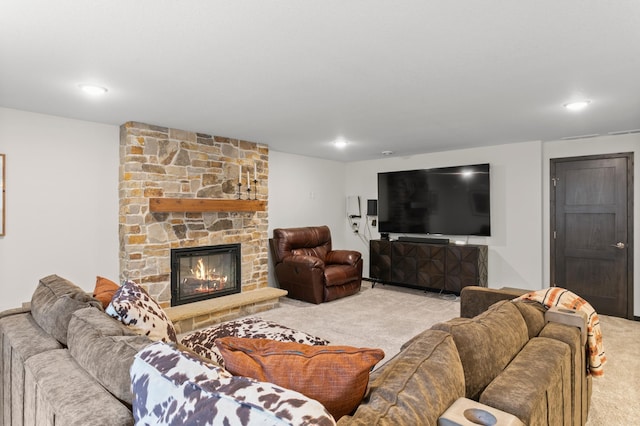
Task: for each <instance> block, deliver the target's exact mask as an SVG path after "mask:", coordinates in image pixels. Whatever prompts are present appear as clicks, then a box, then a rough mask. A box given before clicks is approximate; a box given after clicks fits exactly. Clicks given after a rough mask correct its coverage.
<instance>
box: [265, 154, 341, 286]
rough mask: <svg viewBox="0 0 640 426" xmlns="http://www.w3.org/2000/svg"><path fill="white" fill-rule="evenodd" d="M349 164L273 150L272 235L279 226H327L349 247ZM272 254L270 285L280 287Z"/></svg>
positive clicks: (338, 241)
mask: <svg viewBox="0 0 640 426" xmlns="http://www.w3.org/2000/svg"><path fill="white" fill-rule="evenodd" d="M345 170H346V166H345V163H340V162H337V161H330V160H322V159H318V158H311V157H304V156H300V155H295V154H286V153H283V152H278V151H269V203H268V209H269V238H271V237H272V236H273V230H274V229H275V228H292V227H300V226H317V225H327V226H328V227H329V228H330V229H331V240H332V243H333V247H335V248H344V247H345V239H344V236H345V233H344V227H345V223H346V222H345V214H344V212H345V209H346V205H345V196H344V181H345ZM271 265H272V263H271V253H269V285H270V286H272V287H275V286H276V284H275V283H276V281H275V278H274V276H273V268H272V267H271Z"/></svg>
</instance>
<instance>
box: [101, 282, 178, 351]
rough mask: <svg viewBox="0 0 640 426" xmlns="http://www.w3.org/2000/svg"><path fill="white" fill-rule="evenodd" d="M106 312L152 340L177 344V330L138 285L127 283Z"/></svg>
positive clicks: (158, 306) (119, 290)
mask: <svg viewBox="0 0 640 426" xmlns="http://www.w3.org/2000/svg"><path fill="white" fill-rule="evenodd" d="M105 312H106V313H107V314H109V315H111V316H112V317H113V318H116V319H118V320H120V321H121V322H122V323H123V324H124V325H126V326H128V327H129V328H131V329H133V330H134V331H135V332H136V333H138V334H141V335H143V336H147V337H149V338H150V339H151V340H156V341H158V340H160V341H163V342H176V341H177V339H176V330H175V328H174V326H173V323H172V322H171V320H170V319H169V318H168V317H167V314H166V313H165V312H164V310H163V309H162V307H161V306H160V305H158V303H157V302H156V301H155V300H153V299H152V298H151V296H149V294H148V293H147V292H146V291H145V289H144V288H142V287H140V286H139V285H138V284H136V283H134V282H131V281H126V282H125V283H124V284H122V286H121V287H120V288H119V289H118V291H116V293H115V294H114V295H113V298H112V299H111V303H109V306H107V309H105Z"/></svg>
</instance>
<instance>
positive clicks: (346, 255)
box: [325, 250, 362, 266]
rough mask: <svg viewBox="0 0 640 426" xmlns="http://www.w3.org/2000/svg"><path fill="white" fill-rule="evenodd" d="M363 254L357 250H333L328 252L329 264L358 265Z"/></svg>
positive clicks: (327, 260)
mask: <svg viewBox="0 0 640 426" xmlns="http://www.w3.org/2000/svg"><path fill="white" fill-rule="evenodd" d="M361 257H362V255H361V254H360V252H357V251H355V250H333V251H330V252H329V253H327V257H326V259H325V261H326V262H327V265H351V266H356V264H357V263H358V261H359V260H360V258H361Z"/></svg>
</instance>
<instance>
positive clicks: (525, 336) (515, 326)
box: [432, 300, 529, 400]
mask: <svg viewBox="0 0 640 426" xmlns="http://www.w3.org/2000/svg"><path fill="white" fill-rule="evenodd" d="M432 328H433V329H435V330H443V331H447V332H449V333H451V335H452V336H453V340H454V341H455V343H456V347H457V348H458V353H459V354H460V360H461V361H462V367H463V369H464V379H465V387H466V395H465V396H466V397H467V398H469V399H474V400H477V399H478V397H479V396H480V393H481V392H482V390H483V389H484V388H485V387H486V386H487V385H488V384H489V383H490V382H491V381H492V380H493V379H494V378H495V377H496V376H497V375H498V374H500V372H502V370H504V368H505V367H506V366H507V365H508V364H509V362H511V360H512V359H513V358H514V357H515V356H516V355H517V354H518V352H519V351H520V349H522V347H523V346H524V345H525V344H526V343H527V341H528V340H529V332H528V329H527V325H526V324H525V322H524V319H523V318H522V315H521V314H520V311H519V310H518V308H516V307H515V306H514V304H513V303H511V302H510V301H507V300H502V301H500V302H497V303H494V304H493V305H491V306H490V307H489V309H488V310H486V311H485V312H483V313H482V314H480V315H478V316H476V317H474V318H453V319H451V320H449V321H447V322H444V323H439V324H435V325H434V326H433V327H432Z"/></svg>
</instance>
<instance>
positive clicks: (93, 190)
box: [0, 108, 640, 315]
mask: <svg viewBox="0 0 640 426" xmlns="http://www.w3.org/2000/svg"><path fill="white" fill-rule="evenodd" d="M118 149H119V128H118V126H108V125H102V124H97V123H90V122H85V121H78V120H69V119H64V118H59V117H53V116H47V115H41V114H33V113H28V112H23V111H17V110H12V109H6V108H0V153H4V154H6V155H7V170H6V173H7V176H6V177H7V194H6V196H7V206H6V207H7V212H6V213H7V217H6V228H7V229H6V231H7V235H6V236H5V237H0V292H1V294H2V298H0V310H2V309H7V308H10V307H16V306H19V305H20V304H21V303H22V302H23V301H28V300H29V299H30V298H31V294H32V292H33V290H34V288H35V286H36V285H37V282H38V279H40V278H42V277H44V276H46V275H48V274H52V273H56V274H59V275H61V276H63V277H66V278H68V279H70V280H71V281H73V282H75V283H76V284H78V285H80V286H81V287H83V288H84V289H86V290H91V289H92V288H93V285H94V283H95V276H96V275H102V276H106V277H109V278H112V279H117V277H118V269H119V268H118V190H117V188H118V165H119V154H118ZM639 149H640V135H627V136H615V137H601V138H594V139H587V140H581V141H570V142H569V141H555V142H547V143H540V142H526V143H514V144H508V145H497V146H492V147H485V148H475V149H465V150H456V151H447V152H440V153H431V154H422V155H414V156H411V157H392V158H384V159H379V160H371V161H361V162H354V163H342V162H335V161H329V160H321V159H316V158H310V157H304V156H299V155H294V154H286V153H281V152H277V151H271V152H270V154H269V156H270V158H269V203H268V208H269V235H272V232H273V229H274V228H277V227H290V226H308V225H320V224H326V225H328V226H329V227H330V228H331V230H332V234H333V239H334V246H335V247H337V248H352V249H356V250H359V251H361V252H362V253H363V255H364V256H365V274H366V275H368V244H367V243H366V241H362V239H361V237H362V234H365V233H366V232H365V229H366V228H365V226H364V224H362V225H361V227H360V238H359V237H358V236H357V235H354V234H353V233H352V232H351V230H350V228H349V226H348V221H347V219H346V213H345V206H346V202H345V199H346V196H347V195H359V196H360V197H361V200H362V207H363V212H362V213H363V214H364V213H365V212H366V200H367V199H376V198H377V173H378V172H380V171H392V170H407V169H415V168H430V167H444V166H452V165H460V164H471V163H483V162H489V163H490V164H491V167H492V169H491V180H492V184H491V185H492V193H491V209H492V212H491V214H492V236H491V237H489V238H479V237H478V238H470V239H469V242H470V243H478V244H488V245H489V285H490V286H491V287H502V286H517V287H525V288H531V289H537V288H542V287H543V286H548V285H549V239H548V235H549V202H548V200H549V192H548V188H549V159H550V158H560V157H572V156H579V155H592V154H604V153H612V152H635V155H636V161H635V176H640V170H639V167H640V165H639V162H638V158H637V157H638V155H639V154H638V151H639ZM636 180H637V179H636ZM635 200H636V201H635V205H636V206H637V205H638V200H640V185H639V184H637V183H636V185H635ZM639 211H640V209H639V208H638V207H635V210H634V221H635V224H636V226H635V227H634V238H635V241H640V235H639V233H640V225H638V224H640V213H639ZM370 229H371V231H373V232H372V234H373V235H372V237H373V238H378V237H379V234H378V233H377V232H376V229H375V227H371V228H370ZM634 270H635V271H640V262H639V255H638V251H635V257H634ZM272 279H273V277H271V276H270V283H271V285H273V281H272ZM635 283H636V284H635V285H634V288H635V291H634V295H635V298H634V306H635V315H640V290H639V289H640V287H639V285H640V284H638V283H640V280H638V279H636V280H635Z"/></svg>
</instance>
